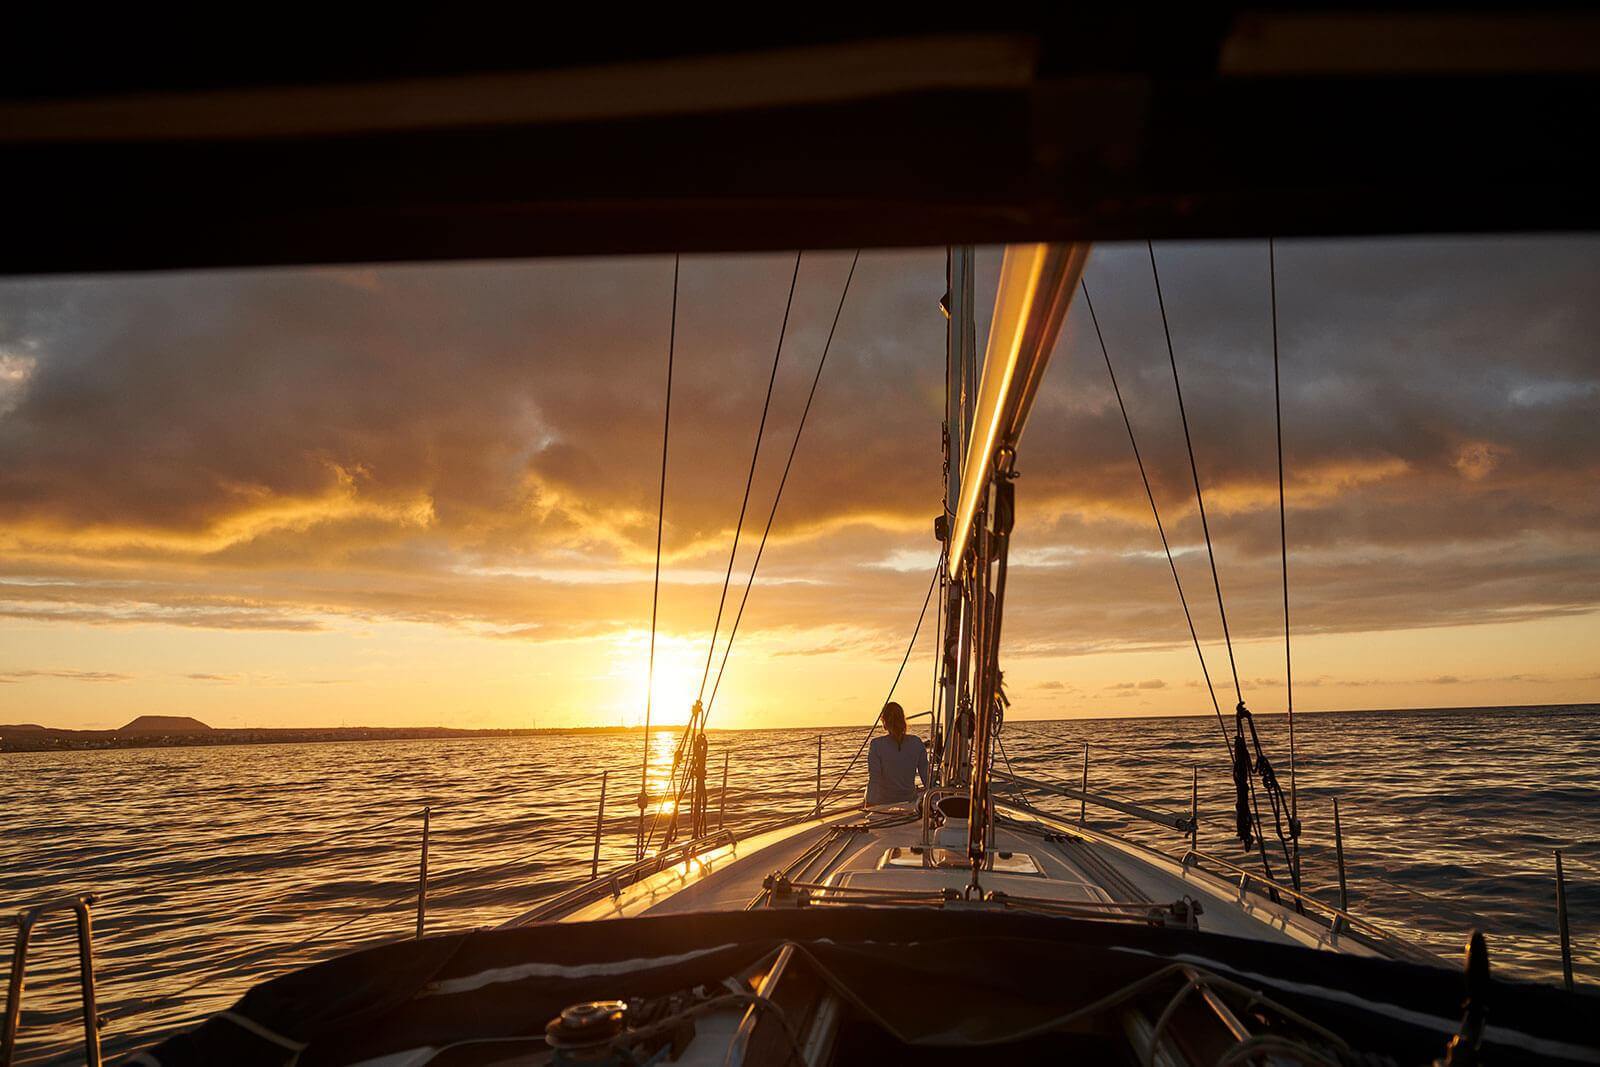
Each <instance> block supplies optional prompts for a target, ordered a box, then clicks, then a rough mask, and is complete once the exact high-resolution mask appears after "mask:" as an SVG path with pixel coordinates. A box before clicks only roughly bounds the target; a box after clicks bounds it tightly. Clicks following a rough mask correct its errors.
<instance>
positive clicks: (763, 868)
mask: <svg viewBox="0 0 1600 1067" xmlns="http://www.w3.org/2000/svg"><path fill="white" fill-rule="evenodd" d="M999 813H1000V816H1001V821H1000V823H999V824H997V826H996V827H995V851H996V859H995V864H996V870H993V871H986V872H984V874H983V876H982V879H981V883H982V888H983V889H984V891H985V892H986V893H988V892H994V893H995V894H996V896H997V897H1003V898H1005V900H1004V904H1003V906H1007V907H1014V908H1035V909H1037V910H1049V909H1051V908H1052V907H1056V908H1060V909H1065V910H1067V911H1069V912H1071V913H1073V914H1080V915H1086V916H1089V915H1098V916H1100V917H1104V918H1106V919H1108V920H1122V921H1129V920H1131V921H1139V922H1149V921H1160V917H1161V916H1166V917H1168V919H1169V920H1170V921H1177V922H1181V923H1184V924H1189V923H1193V924H1195V925H1197V926H1198V928H1199V929H1201V930H1204V931H1206V932H1210V933H1220V934H1225V935H1229V936H1234V937H1244V938H1254V939H1257V940H1265V941H1273V942H1278V943H1285V944H1297V945H1302V946H1306V947H1312V948H1322V949H1329V950H1333V951H1339V952H1347V953H1354V954H1358V955H1379V954H1380V953H1379V952H1378V951H1377V950H1376V949H1375V948H1374V947H1372V946H1371V945H1370V944H1369V943H1368V942H1367V940H1366V939H1363V938H1357V937H1352V936H1349V935H1348V934H1347V933H1343V932H1341V930H1340V929H1339V924H1337V923H1334V924H1329V923H1326V922H1323V921H1319V920H1317V919H1315V918H1312V917H1309V916H1306V915H1303V914H1300V913H1299V912H1297V911H1296V909H1295V908H1294V907H1293V906H1291V905H1290V904H1289V903H1288V902H1283V903H1278V902H1274V901H1273V900H1271V899H1269V898H1268V897H1267V896H1264V895H1262V894H1260V893H1257V892H1253V891H1249V890H1248V889H1247V888H1246V887H1245V886H1243V885H1241V884H1240V883H1239V882H1238V881H1235V880H1232V879H1228V878H1223V877H1220V876H1218V875H1216V874H1213V873H1211V872H1208V871H1206V870H1202V869H1200V868H1199V867H1197V866H1194V865H1190V864H1186V863H1185V862H1183V861H1182V860H1181V859H1178V858H1173V857H1171V856H1167V855H1165V854H1162V853H1159V852H1156V851H1154V850H1152V849H1149V848H1146V847H1144V846H1141V845H1139V844H1137V843H1134V842H1131V841H1128V840H1125V839H1123V838H1119V837H1116V836H1113V835H1110V834H1106V833H1102V832H1099V831H1096V830H1094V829H1092V828H1089V827H1086V826H1082V825H1079V824H1077V823H1074V822H1069V821H1067V820H1059V819H1053V818H1049V817H1045V816H1042V815H1040V813H1038V812H1036V811H1033V810H1031V809H1030V810H1024V809H1020V808H1016V807H1011V806H1008V805H1005V804H1002V805H1000V807H999ZM923 833H924V831H923V826H922V823H921V821H920V820H919V819H918V818H916V817H915V815H914V813H911V812H909V811H897V810H896V809H868V810H866V811H863V812H859V813H849V814H845V815H843V816H834V817H831V818H820V819H811V820H805V821H801V822H798V823H795V824H791V825H789V826H786V827H781V828H778V829H774V830H770V831H767V832H765V833H761V834H757V835H755V836H752V837H749V838H745V839H742V840H738V841H735V842H732V843H729V844H725V845H722V846H719V847H716V848H713V849H710V850H707V851H704V852H701V853H700V854H698V855H696V856H694V857H692V858H689V859H687V860H685V861H683V862H680V863H677V864H675V865H673V866H671V867H669V868H667V869H665V870H662V871H659V872H657V873H655V874H653V875H651V876H649V877H646V878H643V879H641V880H640V881H637V882H635V883H634V884H632V885H629V886H626V887H619V888H618V889H617V890H616V891H614V892H612V893H610V894H605V895H602V896H601V897H600V899H597V900H593V901H591V902H588V903H585V904H582V905H581V906H578V907H576V908H574V909H573V910H571V911H568V912H566V913H564V914H561V915H559V916H557V917H556V918H558V919H559V920H560V921H564V922H586V921H592V920H596V919H619V918H628V917H633V916H638V915H668V914H681V913H687V912H705V911H736V910H746V909H753V908H758V907H767V906H784V905H809V906H826V905H828V904H829V903H845V902H849V903H851V904H873V903H881V904H882V905H884V906H915V905H919V904H921V905H925V906H968V907H970V906H996V902H995V901H990V902H987V903H986V904H985V903H981V902H974V901H970V900H966V899H961V891H962V890H963V889H964V888H965V887H966V885H967V883H968V881H969V871H968V869H967V866H966V860H965V848H966V827H965V823H955V824H952V825H951V826H949V827H946V828H943V829H940V830H937V831H935V832H934V836H933V838H932V840H930V841H927V842H925V841H924V840H923ZM772 876H781V878H782V879H783V880H784V881H786V882H787V883H788V885H787V886H784V885H783V882H782V881H780V882H779V883H777V884H778V886H779V888H780V892H778V893H777V894H775V893H774V892H773V891H772V890H771V889H769V885H771V884H772V883H771V882H769V878H771V877H772ZM943 898H955V899H943ZM1185 898H1187V899H1188V900H1189V901H1193V902H1195V903H1196V904H1197V905H1198V908H1196V909H1187V908H1183V907H1182V906H1181V904H1180V902H1183V901H1184V900H1185ZM1174 905H1179V908H1178V909H1177V910H1176V912H1175V909H1174ZM1191 913H1192V918H1191ZM549 917H550V916H548V915H547V914H539V913H529V914H528V915H525V916H522V917H519V918H518V919H516V920H513V921H512V922H511V923H508V924H507V925H512V926H515V925H524V924H526V923H528V922H534V921H540V920H542V919H546V918H549Z"/></svg>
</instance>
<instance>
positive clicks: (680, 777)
mask: <svg viewBox="0 0 1600 1067" xmlns="http://www.w3.org/2000/svg"><path fill="white" fill-rule="evenodd" d="M804 255H805V252H804V250H803V249H802V250H801V251H799V252H796V253H795V254H794V272H793V274H791V275H790V278H789V295H788V297H787V298H786V299H785V301H784V305H783V322H782V323H781V324H780V325H779V327H778V347H777V350H776V351H775V352H773V355H772V372H771V373H770V374H769V375H768V376H767V395H766V397H765V399H764V400H763V401H762V403H761V421H760V422H759V423H758V424H757V425H756V442H755V447H754V448H753V449H752V450H751V452H750V470H749V472H748V473H747V474H746V475H745V481H744V497H743V499H742V500H741V501H740V502H739V519H738V522H737V523H736V524H735V526H734V528H733V547H732V549H731V550H730V551H729V552H728V569H727V572H726V573H725V574H724V575H723V578H722V593H721V595H720V596H719V597H718V598H717V616H716V620H715V622H713V623H712V626H711V643H710V645H709V646H708V647H707V648H706V665H705V669H704V670H703V671H702V672H701V675H700V689H699V692H698V694H697V695H696V697H695V701H694V706H693V709H692V710H691V712H690V715H689V722H688V724H687V725H686V726H685V727H684V731H683V734H682V736H680V737H679V738H678V744H677V747H676V748H675V749H674V751H673V757H672V776H671V778H670V780H669V781H668V784H667V790H668V792H670V793H672V794H673V796H674V800H673V805H672V822H671V823H669V824H668V827H667V831H666V836H667V839H668V840H670V839H671V838H672V836H673V833H674V832H675V827H676V824H677V819H678V814H679V810H680V809H681V808H682V806H683V797H684V794H685V793H686V792H687V791H688V787H689V780H690V777H691V775H690V765H691V752H690V747H689V742H690V738H692V737H696V736H701V737H703V736H704V734H705V718H706V712H705V708H704V705H703V701H704V699H705V695H706V683H707V682H708V681H709V680H710V677H711V661H712V659H713V658H714V657H715V655H716V651H717V633H718V631H719V630H721V628H722V613H723V610H724V608H725V607H726V606H727V601H728V587H729V585H730V584H732V581H733V564H734V561H735V560H736V559H738V556H739V535H740V534H741V533H742V532H743V530H744V516H745V512H746V511H747V510H748V509H749V506H750V489H751V486H752V485H753V484H754V482H755V476H756V464H757V461H758V460H759V459H760V458H761V441H762V438H763V436H764V435H765V433H766V428H767V415H768V414H769V413H770V412H771V410H772V390H773V386H774V385H775V384H776V383H777V380H778V364H779V362H780V361H781V360H782V359H783V342H784V339H785V338H786V337H787V336H788V333H789V313H790V312H791V311H792V310H793V309H794V293H795V288H796V286H797V285H798V284H799V281H800V260H801V258H802V257H803V256H804ZM791 458H792V454H791ZM764 539H765V538H764V537H763V540H764ZM752 573H754V572H753V571H752ZM747 592H748V591H747ZM740 608H741V611H742V610H743V604H742V602H741V605H740ZM730 641H731V638H730ZM724 661H726V656H724ZM720 680H721V674H720V672H719V674H718V681H719V682H720ZM680 770H681V772H682V773H681V774H680ZM661 816H662V809H661V808H659V807H658V808H657V809H656V814H655V818H654V819H653V820H652V821H651V823H650V829H649V831H648V832H647V833H646V834H645V837H644V842H645V846H644V847H645V849H648V848H649V846H650V843H651V842H652V841H653V840H654V839H655V833H656V827H657V826H658V825H659V824H660V822H661Z"/></svg>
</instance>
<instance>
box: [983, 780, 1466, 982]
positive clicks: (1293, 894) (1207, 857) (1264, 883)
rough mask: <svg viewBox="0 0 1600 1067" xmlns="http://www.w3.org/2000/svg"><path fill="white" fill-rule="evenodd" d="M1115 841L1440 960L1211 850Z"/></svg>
mask: <svg viewBox="0 0 1600 1067" xmlns="http://www.w3.org/2000/svg"><path fill="white" fill-rule="evenodd" d="M1012 805H1013V806H1014V807H1016V808H1018V809H1019V810H1021V811H1024V812H1026V813H1027V814H1029V815H1031V816H1033V817H1034V818H1035V824H1036V825H1037V826H1038V827H1039V829H1040V830H1043V831H1049V828H1048V826H1047V825H1046V824H1045V823H1043V822H1039V821H1038V820H1039V819H1040V818H1043V819H1047V820H1055V819H1059V817H1058V816H1055V815H1052V814H1050V813H1049V812H1047V811H1044V810H1042V809H1040V808H1036V807H1034V806H1033V805H1031V804H1028V803H1027V802H1026V801H1012ZM1049 832H1053V831H1049ZM1117 840H1118V841H1120V842H1121V843H1122V844H1124V845H1126V846H1127V847H1129V848H1133V849H1136V850H1138V851H1142V852H1146V853H1149V854H1150V855H1152V856H1156V857H1159V858H1161V859H1163V860H1167V861H1169V862H1172V863H1178V864H1180V865H1182V866H1184V867H1195V868H1198V869H1201V870H1204V868H1203V867H1200V864H1202V863H1207V864H1214V865H1216V866H1218V867H1221V868H1223V869H1224V870H1225V871H1227V873H1229V874H1230V875H1232V876H1233V877H1236V878H1238V879H1239V892H1240V893H1244V892H1247V891H1249V890H1250V889H1251V888H1252V887H1254V888H1255V889H1256V890H1257V892H1258V894H1259V895H1261V896H1262V897H1263V898H1265V899H1268V900H1270V899H1271V896H1270V893H1271V892H1272V891H1273V890H1276V891H1277V893H1279V894H1280V895H1282V896H1285V897H1288V898H1290V899H1293V900H1298V901H1300V902H1301V903H1302V904H1304V905H1306V906H1307V907H1308V908H1309V909H1310V910H1312V911H1313V912H1316V913H1317V914H1316V915H1315V916H1312V918H1316V919H1319V920H1320V921H1322V922H1325V923H1327V925H1328V926H1329V929H1330V930H1331V931H1332V932H1334V933H1339V932H1340V931H1341V929H1343V930H1349V931H1351V932H1353V933H1354V934H1355V935H1356V936H1357V938H1358V939H1359V940H1362V941H1366V942H1369V943H1372V944H1374V945H1375V946H1381V947H1383V948H1386V949H1388V950H1389V951H1390V952H1392V953H1393V954H1395V955H1397V956H1400V957H1403V958H1406V959H1410V960H1413V961H1415V962H1422V963H1429V964H1434V965H1438V964H1440V963H1441V962H1442V961H1441V960H1440V959H1439V957H1438V956H1436V955H1434V954H1433V953H1432V952H1429V951H1428V950H1427V949H1424V948H1422V947H1420V946H1418V945H1413V944H1411V943H1410V942H1408V941H1405V940H1403V939H1401V938H1398V937H1396V936H1395V935H1393V934H1391V933H1389V932H1388V931H1387V930H1385V929H1383V928H1382V927H1380V926H1378V925H1376V924H1375V923H1373V922H1371V921H1369V920H1366V919H1362V918H1360V917H1358V916H1356V915H1353V914H1351V913H1350V912H1349V911H1346V910H1345V909H1343V908H1339V907H1335V906H1334V905H1332V904H1329V903H1327V902H1326V901H1323V900H1320V899H1318V898H1317V897H1313V896H1310V895H1309V894H1307V893H1303V892H1301V891H1299V890H1297V889H1294V888H1292V887H1290V886H1285V885H1282V884H1280V883H1278V882H1276V881H1274V880H1273V879H1270V878H1268V877H1266V876H1265V875H1262V874H1258V873H1256V872H1255V871H1252V870H1248V869H1247V868H1244V867H1241V866H1239V865H1238V864H1236V863H1234V862H1232V861H1231V860H1225V859H1223V858H1221V857H1220V856H1213V855H1211V854H1210V853H1207V852H1202V851H1200V850H1199V849H1196V848H1193V847H1186V848H1185V849H1184V851H1183V853H1182V854H1181V855H1178V854H1174V853H1172V852H1168V851H1166V850H1164V849H1160V848H1156V847H1154V846H1152V845H1149V844H1146V843H1144V842H1142V841H1135V840H1133V839H1131V838H1118V839H1117ZM1206 873H1208V874H1212V875H1213V877H1215V876H1216V874H1215V872H1213V871H1207V872H1206Z"/></svg>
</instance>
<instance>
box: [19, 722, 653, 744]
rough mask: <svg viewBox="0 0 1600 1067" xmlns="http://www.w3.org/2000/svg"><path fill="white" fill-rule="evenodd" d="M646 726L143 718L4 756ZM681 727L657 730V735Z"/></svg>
mask: <svg viewBox="0 0 1600 1067" xmlns="http://www.w3.org/2000/svg"><path fill="white" fill-rule="evenodd" d="M642 729H643V727H640V726H556V727H532V728H527V729H483V730H463V729H455V728H451V727H446V726H330V727H238V728H217V727H211V726H207V725H206V724H205V723H203V722H200V721H199V720H196V719H182V718H171V717H167V716H141V717H140V718H139V719H135V720H134V721H133V722H131V723H128V724H127V725H126V726H122V727H118V728H117V729H115V730H60V729H56V728H54V727H49V726H38V725H36V724H33V723H14V724H9V725H6V724H0V752H62V751H69V752H70V751H82V750H93V749H121V748H190V747H196V746H213V745H301V744H311V743H317V742H331V741H437V740H449V739H452V738H462V739H465V738H477V737H531V736H537V735H547V734H619V733H638V732H639V731H641V730H642ZM676 729H677V727H672V726H658V727H653V728H652V732H658V731H663V730H667V731H670V730H676Z"/></svg>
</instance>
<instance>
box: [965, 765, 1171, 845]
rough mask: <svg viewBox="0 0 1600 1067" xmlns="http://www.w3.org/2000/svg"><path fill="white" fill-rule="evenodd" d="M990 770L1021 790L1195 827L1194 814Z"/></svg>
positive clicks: (1161, 822) (1168, 825) (1164, 823)
mask: <svg viewBox="0 0 1600 1067" xmlns="http://www.w3.org/2000/svg"><path fill="white" fill-rule="evenodd" d="M990 773H991V775H992V777H994V778H995V779H996V780H997V781H1001V782H1010V783H1011V784H1013V785H1019V786H1022V787H1023V788H1024V789H1037V790H1040V791H1041V792H1045V793H1053V794H1055V795H1056V796H1062V797H1066V798H1068V799H1070V800H1077V801H1080V802H1083V803H1089V804H1095V805H1097V806H1099V807H1102V808H1109V809H1110V810H1112V811H1116V812H1120V813H1122V814H1123V815H1131V816H1133V817H1134V818H1136V819H1143V820H1145V821H1146V822H1152V823H1155V824H1156V825H1157V826H1165V827H1166V828H1167V829H1169V830H1178V831H1181V832H1182V833H1185V834H1187V833H1189V832H1190V831H1191V830H1193V829H1194V816H1193V815H1192V814H1191V815H1176V814H1173V813H1171V812H1164V811H1157V810H1156V809H1154V808H1147V807H1145V806H1144V805H1142V804H1135V803H1133V802H1131V801H1127V800H1117V799H1115V798H1113V797H1108V796H1103V795H1100V794H1096V793H1091V792H1089V791H1088V790H1085V789H1072V788H1070V787H1068V786H1064V785H1056V784H1055V783H1054V782H1044V781H1040V780H1039V779H1037V778H1024V777H1023V776H1022V775H1019V774H1008V773H1006V772H1005V771H1001V770H994V771H991V772H990Z"/></svg>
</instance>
